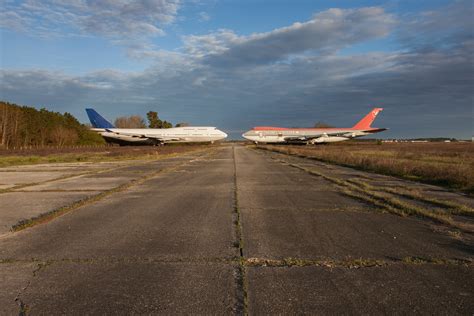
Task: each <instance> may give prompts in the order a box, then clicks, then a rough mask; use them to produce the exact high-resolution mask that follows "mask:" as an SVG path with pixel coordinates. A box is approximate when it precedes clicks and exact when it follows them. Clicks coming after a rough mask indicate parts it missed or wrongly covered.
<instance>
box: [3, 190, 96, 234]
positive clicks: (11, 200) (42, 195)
mask: <svg viewBox="0 0 474 316" xmlns="http://www.w3.org/2000/svg"><path fill="white" fill-rule="evenodd" d="M98 193H99V192H7V193H3V194H0V205H1V207H0V234H2V233H6V232H8V231H10V229H11V227H12V226H13V225H15V224H17V223H18V222H19V221H21V220H25V219H29V218H33V217H36V216H38V215H41V214H43V213H47V212H50V211H53V210H55V209H57V208H60V207H62V206H65V205H68V204H72V203H74V202H76V201H80V200H82V199H85V198H87V197H89V196H92V195H95V194H98Z"/></svg>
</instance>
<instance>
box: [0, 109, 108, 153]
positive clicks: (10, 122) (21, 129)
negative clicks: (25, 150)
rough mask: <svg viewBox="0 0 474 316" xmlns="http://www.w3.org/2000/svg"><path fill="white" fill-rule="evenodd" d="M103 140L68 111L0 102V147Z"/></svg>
mask: <svg viewBox="0 0 474 316" xmlns="http://www.w3.org/2000/svg"><path fill="white" fill-rule="evenodd" d="M101 144H105V141H104V139H103V138H102V137H101V136H100V135H99V134H97V133H95V132H93V131H90V130H89V129H88V128H87V127H86V126H85V125H83V124H81V123H79V121H78V120H77V119H76V118H75V117H74V116H72V115H71V114H69V113H64V114H61V113H58V112H52V111H48V110H46V109H44V108H42V109H40V110H37V109H35V108H33V107H29V106H19V105H16V104H12V103H8V102H4V101H0V146H2V147H6V148H10V147H22V146H23V147H26V146H50V145H51V146H69V145H101Z"/></svg>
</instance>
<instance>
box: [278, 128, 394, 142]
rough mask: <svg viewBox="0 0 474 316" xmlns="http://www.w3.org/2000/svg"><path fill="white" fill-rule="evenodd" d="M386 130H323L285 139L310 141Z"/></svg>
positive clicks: (351, 136)
mask: <svg viewBox="0 0 474 316" xmlns="http://www.w3.org/2000/svg"><path fill="white" fill-rule="evenodd" d="M385 130H387V129H386V128H377V129H370V130H359V131H353V132H347V131H346V132H325V133H320V134H314V135H311V136H290V137H285V141H302V142H304V141H310V140H313V139H317V138H320V137H347V138H354V137H358V136H364V135H367V134H371V133H378V132H382V131H385Z"/></svg>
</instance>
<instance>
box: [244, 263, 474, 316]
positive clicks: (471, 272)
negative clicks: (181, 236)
mask: <svg viewBox="0 0 474 316" xmlns="http://www.w3.org/2000/svg"><path fill="white" fill-rule="evenodd" d="M247 278H248V283H249V314H250V315H261V314H265V315H288V314H292V315H295V314H319V315H353V314H361V315H381V314H390V315H393V314H396V315H405V314H425V315H434V314H436V315H455V314H459V315H462V314H463V315H470V314H472V312H473V311H474V286H473V285H474V284H473V281H472V280H474V269H473V268H472V267H463V266H443V265H419V266H417V265H393V266H388V267H373V268H361V269H346V268H332V269H331V268H324V267H291V268H249V271H248V274H247Z"/></svg>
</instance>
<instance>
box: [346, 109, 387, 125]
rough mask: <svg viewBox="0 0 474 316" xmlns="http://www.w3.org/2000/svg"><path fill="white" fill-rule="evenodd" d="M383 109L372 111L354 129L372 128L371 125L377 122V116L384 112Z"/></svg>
mask: <svg viewBox="0 0 474 316" xmlns="http://www.w3.org/2000/svg"><path fill="white" fill-rule="evenodd" d="M382 110H383V109H382V108H375V109H373V110H372V111H370V113H369V114H367V115H366V116H365V117H364V118H363V119H362V120H360V121H359V123H357V124H356V125H354V127H352V128H353V129H368V128H370V124H372V122H373V121H374V120H375V118H376V117H377V114H379V112H380V111H382Z"/></svg>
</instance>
